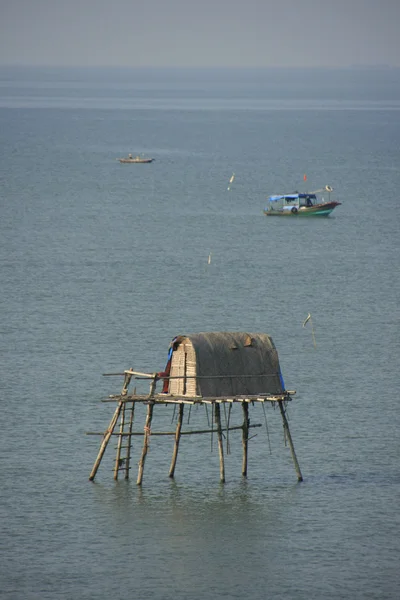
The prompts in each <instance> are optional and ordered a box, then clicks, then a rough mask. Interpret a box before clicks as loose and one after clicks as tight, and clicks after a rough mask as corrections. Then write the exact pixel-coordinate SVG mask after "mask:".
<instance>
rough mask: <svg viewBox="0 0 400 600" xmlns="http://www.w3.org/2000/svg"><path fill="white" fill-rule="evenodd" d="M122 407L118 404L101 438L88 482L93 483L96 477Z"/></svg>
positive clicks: (121, 403) (120, 403)
mask: <svg viewBox="0 0 400 600" xmlns="http://www.w3.org/2000/svg"><path fill="white" fill-rule="evenodd" d="M122 405H123V402H119V403H118V406H117V408H116V409H115V412H114V415H113V418H112V419H111V421H110V424H109V426H108V429H107V431H106V432H105V434H104V438H103V441H102V442H101V446H100V450H99V453H98V455H97V458H96V462H95V463H94V465H93V469H92V471H91V473H90V475H89V481H93V480H94V478H95V477H96V473H97V470H98V468H99V466H100V463H101V459H102V458H103V455H104V452H105V451H106V448H107V445H108V442H109V441H110V438H111V436H112V434H113V431H114V428H115V425H116V424H117V422H118V418H119V415H120V412H121V409H122Z"/></svg>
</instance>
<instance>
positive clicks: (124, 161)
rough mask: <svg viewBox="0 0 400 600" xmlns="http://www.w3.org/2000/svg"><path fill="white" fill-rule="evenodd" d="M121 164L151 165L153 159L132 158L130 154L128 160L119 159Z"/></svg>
mask: <svg viewBox="0 0 400 600" xmlns="http://www.w3.org/2000/svg"><path fill="white" fill-rule="evenodd" d="M118 160H119V162H120V163H151V162H153V160H154V159H153V158H143V157H142V156H139V155H138V156H132V154H128V158H118Z"/></svg>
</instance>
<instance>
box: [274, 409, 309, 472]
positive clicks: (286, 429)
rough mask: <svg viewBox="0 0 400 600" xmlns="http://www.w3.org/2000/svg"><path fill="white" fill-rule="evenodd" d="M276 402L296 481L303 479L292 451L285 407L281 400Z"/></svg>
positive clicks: (292, 446)
mask: <svg viewBox="0 0 400 600" xmlns="http://www.w3.org/2000/svg"><path fill="white" fill-rule="evenodd" d="M278 404H279V410H280V411H281V415H282V421H283V429H284V432H285V435H286V439H287V441H288V442H289V447H290V452H291V454H292V460H293V464H294V468H295V469H296V473H297V480H298V481H303V476H302V474H301V471H300V465H299V463H298V460H297V457H296V453H295V451H294V445H293V440H292V436H291V435H290V430H289V423H288V421H287V418H286V412H285V409H284V407H283V402H278Z"/></svg>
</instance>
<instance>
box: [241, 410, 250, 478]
mask: <svg viewBox="0 0 400 600" xmlns="http://www.w3.org/2000/svg"><path fill="white" fill-rule="evenodd" d="M242 409H243V425H242V444H243V461H242V475H243V477H247V448H248V441H249V425H250V420H249V405H248V404H247V402H243V403H242Z"/></svg>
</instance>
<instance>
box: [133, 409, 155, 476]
mask: <svg viewBox="0 0 400 600" xmlns="http://www.w3.org/2000/svg"><path fill="white" fill-rule="evenodd" d="M153 408H154V402H149V405H148V407H147V416H146V423H145V426H144V439H143V449H142V456H141V457H140V461H139V471H138V476H137V480H136V483H137V485H142V481H143V470H144V462H145V460H146V456H147V451H148V449H149V438H150V431H151V420H152V418H153Z"/></svg>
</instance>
